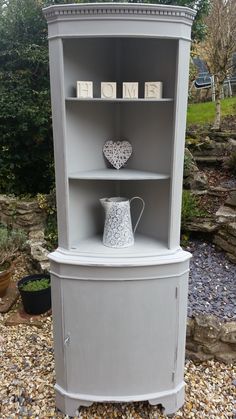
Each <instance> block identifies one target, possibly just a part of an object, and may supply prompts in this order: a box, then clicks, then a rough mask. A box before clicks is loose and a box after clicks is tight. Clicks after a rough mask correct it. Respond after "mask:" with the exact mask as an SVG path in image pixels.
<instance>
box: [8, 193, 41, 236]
mask: <svg viewBox="0 0 236 419" xmlns="http://www.w3.org/2000/svg"><path fill="white" fill-rule="evenodd" d="M45 220H46V214H45V212H44V211H42V210H41V209H40V208H39V206H38V202H37V200H36V199H32V200H30V201H26V200H20V199H18V198H12V197H9V196H6V195H0V223H2V224H4V225H7V226H11V227H14V228H20V229H22V230H24V231H25V232H26V233H29V232H30V231H37V230H42V229H43V228H44V226H45Z"/></svg>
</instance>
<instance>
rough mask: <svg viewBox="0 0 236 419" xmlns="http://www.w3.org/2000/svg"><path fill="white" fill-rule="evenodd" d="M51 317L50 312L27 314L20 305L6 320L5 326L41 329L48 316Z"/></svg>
mask: <svg viewBox="0 0 236 419" xmlns="http://www.w3.org/2000/svg"><path fill="white" fill-rule="evenodd" d="M50 315H51V310H49V311H47V312H46V313H44V314H38V315H33V314H28V313H26V312H25V311H24V309H23V306H22V305H21V304H20V305H19V307H18V308H17V310H16V311H14V312H13V313H12V314H11V315H10V316H9V317H8V318H7V319H6V320H5V325H6V326H17V325H18V324H26V325H28V326H36V327H42V326H43V323H44V322H46V320H47V318H48V316H50Z"/></svg>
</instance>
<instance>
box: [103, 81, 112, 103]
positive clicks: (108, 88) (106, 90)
mask: <svg viewBox="0 0 236 419" xmlns="http://www.w3.org/2000/svg"><path fill="white" fill-rule="evenodd" d="M101 98H103V99H114V98H116V82H102V83H101Z"/></svg>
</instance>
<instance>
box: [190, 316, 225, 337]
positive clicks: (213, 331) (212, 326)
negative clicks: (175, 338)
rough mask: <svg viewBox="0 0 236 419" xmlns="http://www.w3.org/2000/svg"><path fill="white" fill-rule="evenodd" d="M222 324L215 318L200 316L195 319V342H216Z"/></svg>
mask: <svg viewBox="0 0 236 419" xmlns="http://www.w3.org/2000/svg"><path fill="white" fill-rule="evenodd" d="M220 331H221V322H220V321H219V320H218V319H217V318H216V317H215V316H212V315H210V316H206V315H203V314H200V315H199V316H196V317H195V329H194V337H193V338H194V340H195V341H196V342H201V343H202V342H206V343H208V342H212V343H213V342H215V341H216V340H217V338H218V337H219V335H220Z"/></svg>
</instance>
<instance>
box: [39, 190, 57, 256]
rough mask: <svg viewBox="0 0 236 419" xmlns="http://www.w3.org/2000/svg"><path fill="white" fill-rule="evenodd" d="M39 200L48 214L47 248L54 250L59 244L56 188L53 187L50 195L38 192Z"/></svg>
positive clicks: (45, 232) (45, 233) (41, 206)
mask: <svg viewBox="0 0 236 419" xmlns="http://www.w3.org/2000/svg"><path fill="white" fill-rule="evenodd" d="M37 200H38V205H39V208H41V209H42V210H44V211H45V212H46V215H47V219H46V227H45V231H44V236H45V240H46V244H47V249H48V250H50V251H52V250H55V249H56V248H57V245H58V232H57V209H56V193H55V189H52V190H51V191H50V193H49V194H48V195H43V194H38V195H37Z"/></svg>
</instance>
